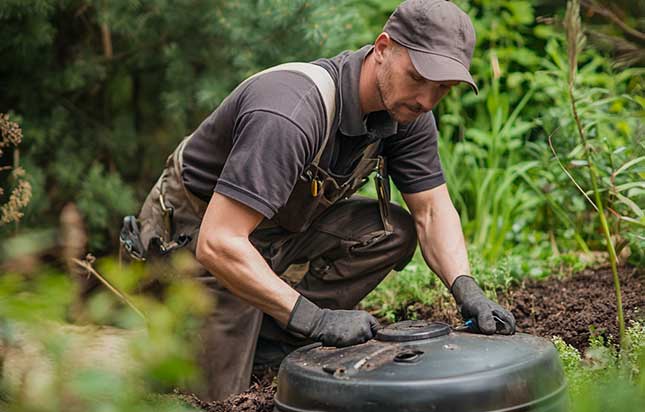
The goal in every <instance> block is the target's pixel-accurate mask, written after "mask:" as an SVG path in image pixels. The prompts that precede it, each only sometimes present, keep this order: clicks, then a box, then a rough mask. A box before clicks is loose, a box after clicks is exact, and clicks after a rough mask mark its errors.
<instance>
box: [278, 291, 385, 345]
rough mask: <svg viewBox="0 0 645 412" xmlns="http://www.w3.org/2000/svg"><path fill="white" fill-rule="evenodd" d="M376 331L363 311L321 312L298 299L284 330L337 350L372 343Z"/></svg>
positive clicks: (316, 307)
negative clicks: (370, 341) (367, 342)
mask: <svg viewBox="0 0 645 412" xmlns="http://www.w3.org/2000/svg"><path fill="white" fill-rule="evenodd" d="M378 327H379V323H378V321H377V320H376V318H374V316H372V315H370V314H369V313H367V312H365V311H362V310H331V309H321V308H319V307H318V306H316V305H315V304H314V303H312V302H311V301H309V300H307V298H305V297H304V296H300V297H299V298H298V301H297V302H296V305H295V306H294V307H293V310H292V311H291V316H290V317H289V322H288V323H287V330H290V331H292V332H297V333H300V334H302V335H305V336H307V337H308V338H311V339H313V340H315V341H316V342H322V344H323V345H324V346H335V347H338V348H340V347H343V346H350V345H356V344H358V343H363V342H366V341H368V340H370V339H372V338H373V337H374V336H375V335H376V330H377V329H378Z"/></svg>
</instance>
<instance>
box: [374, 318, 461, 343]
mask: <svg viewBox="0 0 645 412" xmlns="http://www.w3.org/2000/svg"><path fill="white" fill-rule="evenodd" d="M449 333H450V326H448V325H446V324H445V323H439V322H432V323H428V322H426V321H424V320H406V321H403V322H398V323H395V324H393V325H389V326H386V327H384V328H383V329H380V330H379V331H378V332H377V333H376V339H378V340H380V341H384V342H409V341H413V340H421V339H431V338H436V337H439V336H444V335H447V334H449Z"/></svg>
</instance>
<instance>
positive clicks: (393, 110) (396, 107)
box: [376, 64, 414, 124]
mask: <svg viewBox="0 0 645 412" xmlns="http://www.w3.org/2000/svg"><path fill="white" fill-rule="evenodd" d="M391 85H392V71H391V68H390V66H389V65H387V64H386V65H384V66H383V71H382V72H381V73H379V74H377V76H376V89H377V91H378V96H379V99H381V104H382V105H383V107H384V108H385V110H386V111H387V112H388V114H389V115H390V117H391V118H392V119H394V120H396V121H397V122H398V123H401V124H406V123H410V122H412V121H413V120H414V119H404V118H402V117H401V115H400V114H399V111H400V110H401V109H402V108H404V107H405V105H404V104H403V103H395V104H392V103H391V100H392V93H391V91H392V87H391Z"/></svg>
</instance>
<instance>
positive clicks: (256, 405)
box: [180, 267, 645, 412]
mask: <svg viewBox="0 0 645 412" xmlns="http://www.w3.org/2000/svg"><path fill="white" fill-rule="evenodd" d="M644 278H645V270H643V268H640V269H637V268H633V267H622V268H620V280H621V286H622V299H623V308H624V311H625V319H626V321H628V322H629V321H630V320H637V319H643V318H645V286H644V285H643V280H644ZM498 298H499V301H500V302H501V303H503V304H504V305H506V306H507V307H510V308H511V309H512V311H513V314H514V315H515V318H516V320H517V328H518V331H520V332H525V333H530V334H533V335H538V336H542V337H545V338H551V337H552V336H560V337H561V338H563V339H564V340H565V342H567V343H569V344H570V345H572V346H574V347H575V348H577V349H578V350H581V351H584V350H585V349H586V348H587V346H588V342H589V337H590V336H592V334H593V335H594V336H602V337H604V338H606V339H610V340H612V341H614V342H615V341H616V337H617V336H618V327H617V325H616V316H617V315H616V295H615V293H614V285H613V279H612V275H611V270H610V269H608V268H600V269H594V270H591V269H589V270H585V271H583V272H580V273H578V274H575V275H573V276H570V277H566V278H557V277H552V278H549V279H547V280H543V281H526V282H524V283H523V284H521V285H519V286H517V287H515V288H512V289H511V290H510V291H509V292H508V293H506V294H500V295H499V296H498ZM402 307H406V308H407V309H406V310H405V313H401V314H400V315H401V320H403V319H405V318H408V317H414V318H417V319H430V320H434V321H440V322H445V323H448V324H451V325H458V324H459V323H460V322H462V320H461V318H460V317H459V315H458V313H457V310H456V308H455V305H454V304H453V303H452V302H449V301H440V302H437V303H436V304H434V305H432V306H429V307H428V306H423V305H412V306H411V307H409V306H402ZM275 375H276V371H275V370H266V371H264V372H262V373H260V374H258V375H254V376H253V383H252V386H251V388H250V389H249V390H248V391H246V392H244V393H242V394H239V395H235V396H231V397H229V398H228V399H226V400H224V401H219V402H203V401H201V400H200V399H198V398H197V397H196V396H194V395H180V399H182V400H184V401H185V402H187V403H189V404H191V405H193V406H195V407H197V408H201V409H203V410H204V411H208V412H229V411H242V412H273V396H274V394H275V390H276V384H275Z"/></svg>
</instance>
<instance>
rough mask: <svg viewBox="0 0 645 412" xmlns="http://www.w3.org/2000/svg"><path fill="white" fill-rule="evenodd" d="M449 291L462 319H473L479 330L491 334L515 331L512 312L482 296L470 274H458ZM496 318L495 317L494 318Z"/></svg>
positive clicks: (507, 333)
mask: <svg viewBox="0 0 645 412" xmlns="http://www.w3.org/2000/svg"><path fill="white" fill-rule="evenodd" d="M450 292H452V295H453V296H454V297H455V301H457V305H458V306H459V310H460V311H461V316H463V317H464V320H466V321H467V320H469V319H473V320H474V321H475V322H476V325H477V328H476V329H478V330H479V332H481V333H483V334H484V335H492V334H493V333H495V332H497V333H499V334H502V335H512V334H514V333H515V318H514V317H513V314H512V313H511V312H509V311H508V310H506V309H504V308H503V307H501V306H500V305H498V304H497V303H495V302H493V301H491V300H489V299H488V298H487V297H486V296H484V292H482V290H481V289H480V288H479V286H477V283H476V282H475V279H473V278H472V277H470V276H465V275H462V276H459V277H458V278H457V279H455V281H454V282H453V284H452V287H451V288H450ZM496 318H497V319H496Z"/></svg>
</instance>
